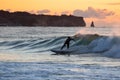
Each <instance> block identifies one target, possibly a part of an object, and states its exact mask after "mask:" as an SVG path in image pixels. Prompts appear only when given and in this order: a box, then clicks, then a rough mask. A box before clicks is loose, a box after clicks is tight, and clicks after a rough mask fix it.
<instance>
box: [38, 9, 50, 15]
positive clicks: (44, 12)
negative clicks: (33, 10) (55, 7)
mask: <svg viewBox="0 0 120 80" xmlns="http://www.w3.org/2000/svg"><path fill="white" fill-rule="evenodd" d="M37 13H38V14H47V13H50V10H48V9H44V10H39V11H37Z"/></svg>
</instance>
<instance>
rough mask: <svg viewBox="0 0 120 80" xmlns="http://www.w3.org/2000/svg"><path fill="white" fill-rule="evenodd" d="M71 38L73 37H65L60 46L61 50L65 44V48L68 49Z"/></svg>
mask: <svg viewBox="0 0 120 80" xmlns="http://www.w3.org/2000/svg"><path fill="white" fill-rule="evenodd" d="M71 40H74V39H72V38H71V37H67V39H66V40H65V42H64V44H63V46H62V47H61V50H62V49H63V48H64V47H65V46H67V49H68V48H69V45H70V41H71Z"/></svg>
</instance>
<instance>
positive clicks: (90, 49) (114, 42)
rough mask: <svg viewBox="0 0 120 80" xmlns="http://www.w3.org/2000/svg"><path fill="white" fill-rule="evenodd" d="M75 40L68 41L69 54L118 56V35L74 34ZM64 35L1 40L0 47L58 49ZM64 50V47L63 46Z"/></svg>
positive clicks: (34, 49) (36, 50) (31, 49)
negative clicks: (33, 38) (47, 37)
mask: <svg viewBox="0 0 120 80" xmlns="http://www.w3.org/2000/svg"><path fill="white" fill-rule="evenodd" d="M73 38H74V40H75V41H71V42H70V48H69V49H67V51H71V54H86V53H95V54H102V55H103V56H107V57H114V58H120V37H112V36H99V35H97V34H93V35H75V36H73ZM65 39H66V37H65V36H64V37H57V38H49V39H35V40H14V41H3V42H2V41H1V42H0V47H4V50H16V51H18V50H19V51H23V52H28V53H36V52H37V53H39V52H46V51H50V50H52V49H60V48H61V46H62V45H63V43H64V41H65ZM64 50H66V48H64Z"/></svg>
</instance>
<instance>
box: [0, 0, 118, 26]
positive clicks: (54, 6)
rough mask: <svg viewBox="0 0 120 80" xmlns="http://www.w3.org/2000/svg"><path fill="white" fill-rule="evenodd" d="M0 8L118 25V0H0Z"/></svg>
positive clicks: (104, 24)
mask: <svg viewBox="0 0 120 80" xmlns="http://www.w3.org/2000/svg"><path fill="white" fill-rule="evenodd" d="M0 9H1V10H8V11H11V12H13V11H28V12H31V13H36V14H51V15H54V14H55V15H61V14H72V15H75V16H83V17H85V21H86V22H87V26H89V24H90V22H91V21H92V20H93V21H94V22H95V24H96V26H100V27H104V26H115V27H118V26H119V25H120V0H0Z"/></svg>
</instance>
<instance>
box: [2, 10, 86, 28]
mask: <svg viewBox="0 0 120 80" xmlns="http://www.w3.org/2000/svg"><path fill="white" fill-rule="evenodd" d="M0 25H1V26H61V27H62V26H63V27H64V26H66V27H69V26H81V27H84V26H86V23H85V21H84V20H83V17H75V16H72V15H70V16H67V15H61V16H56V15H54V16H51V15H35V14H30V13H27V12H14V13H10V12H8V11H3V10H1V11H0Z"/></svg>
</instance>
